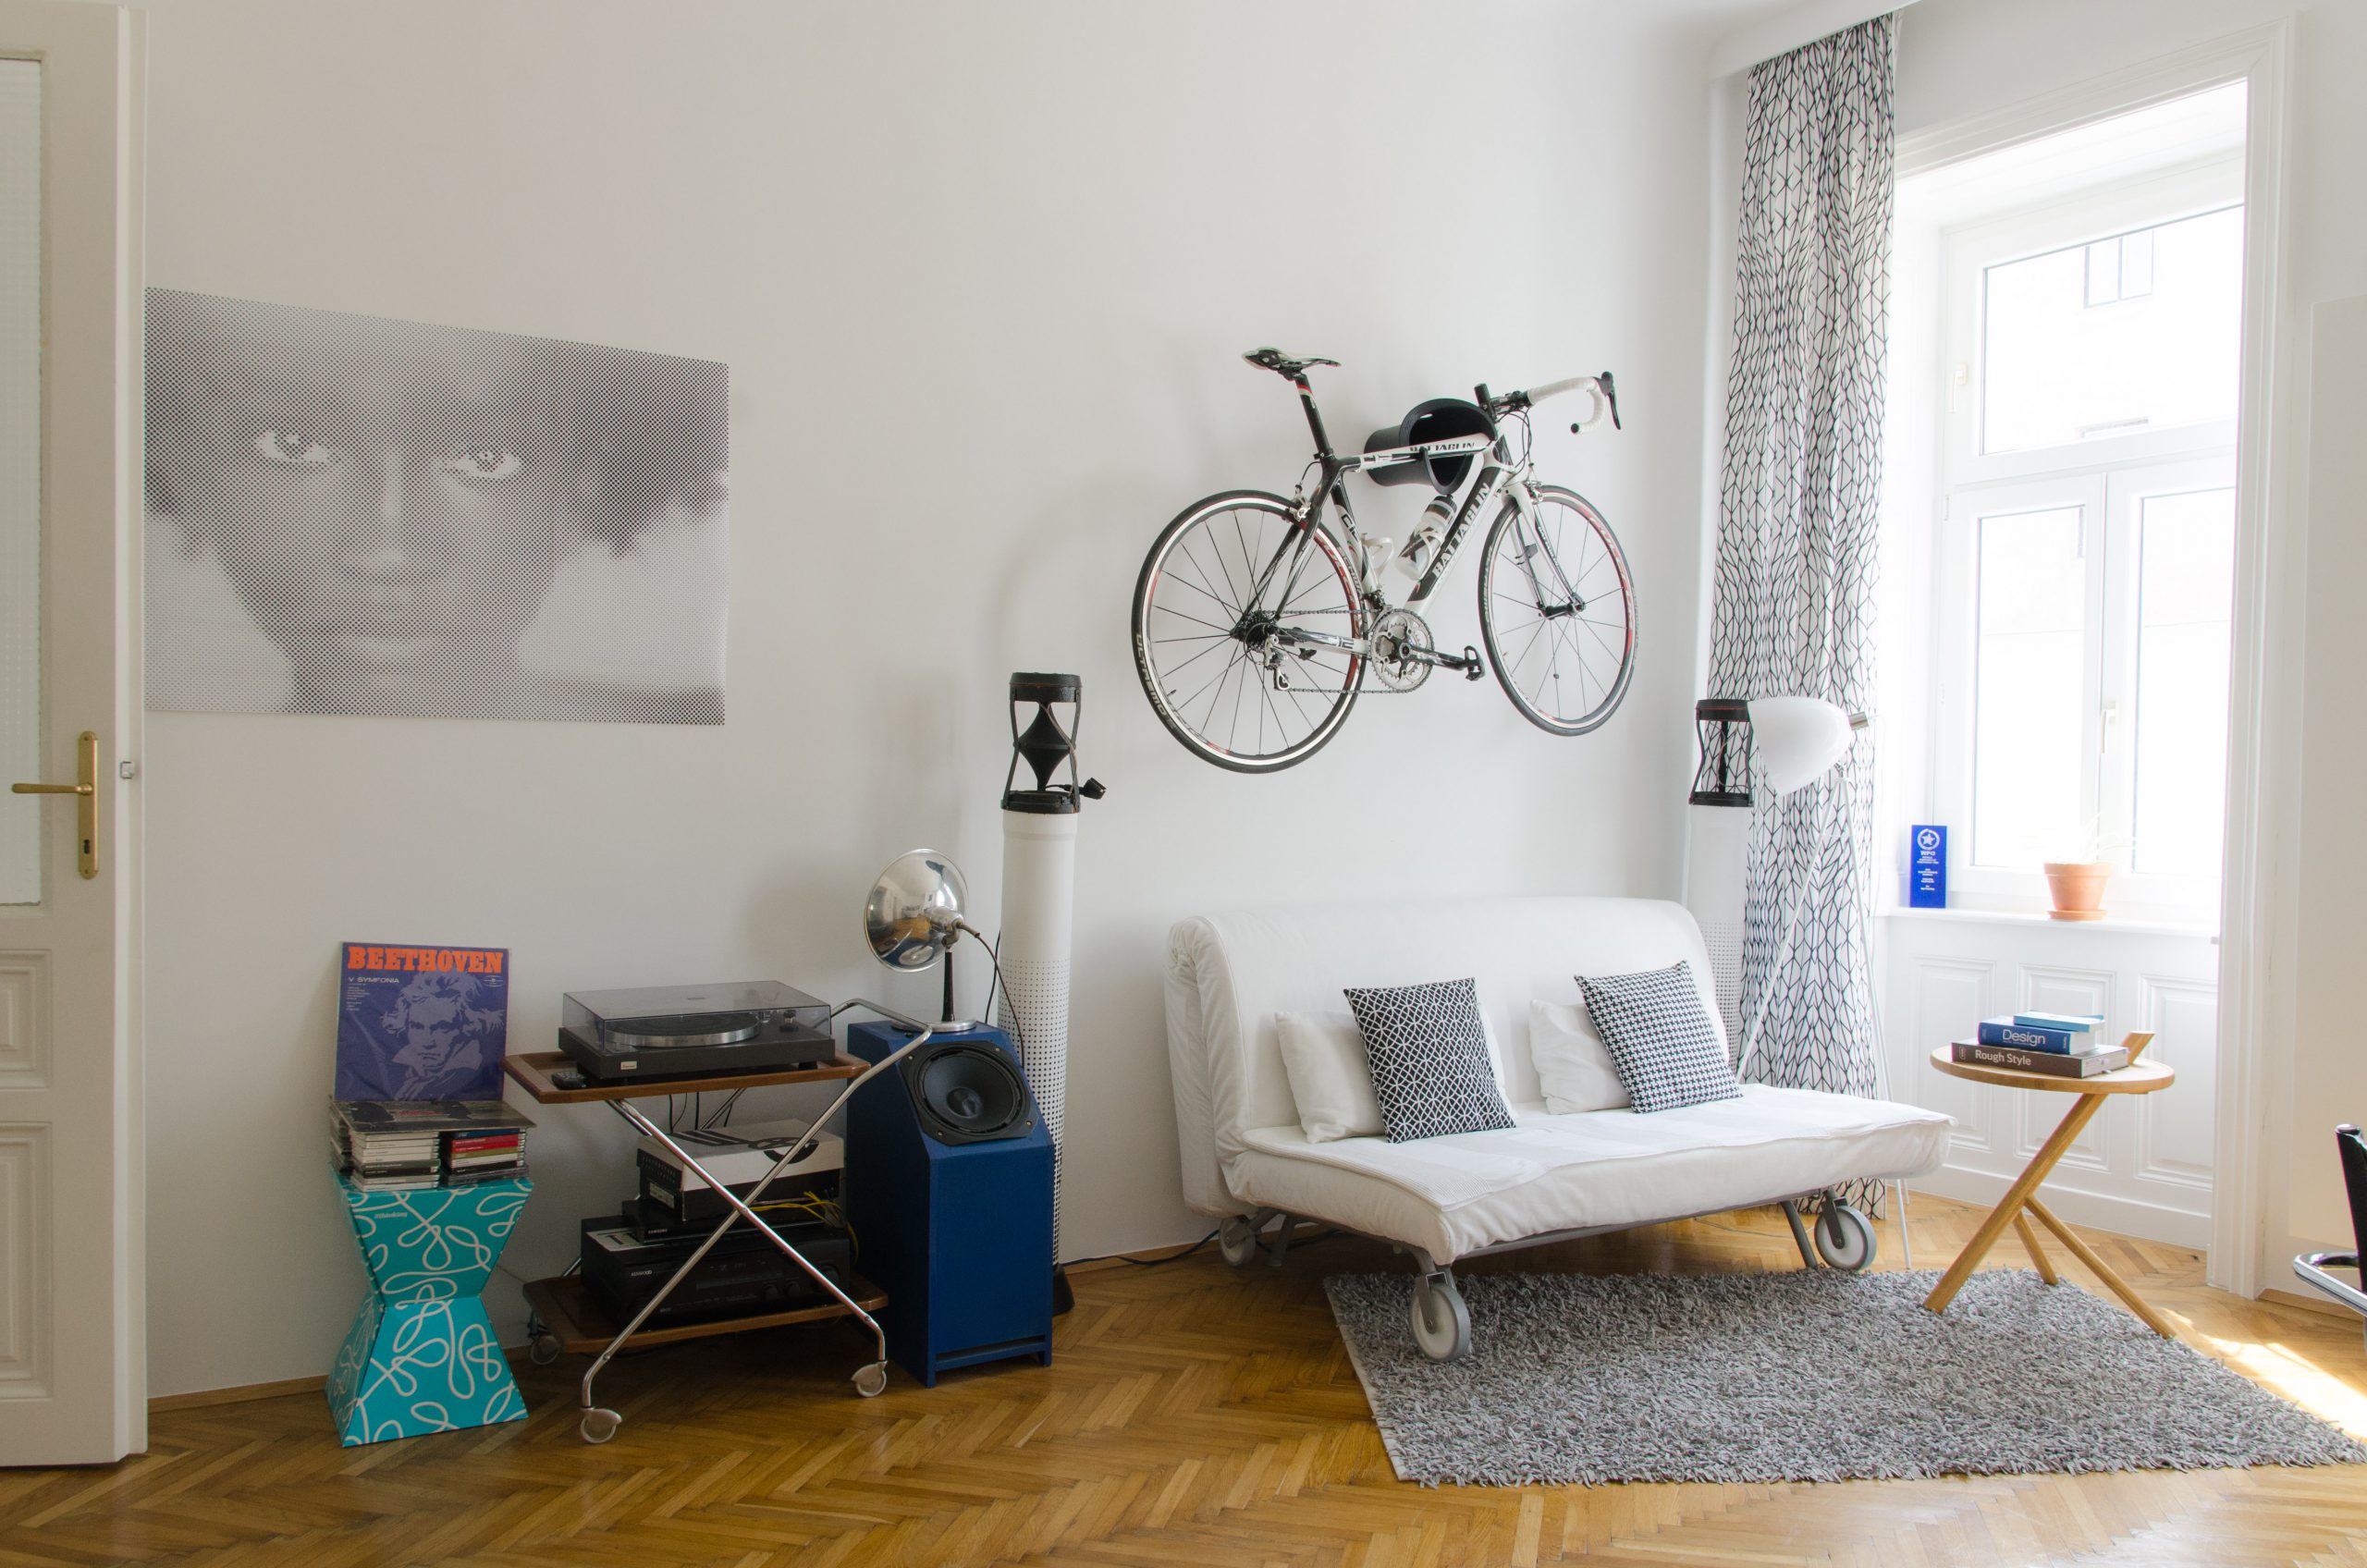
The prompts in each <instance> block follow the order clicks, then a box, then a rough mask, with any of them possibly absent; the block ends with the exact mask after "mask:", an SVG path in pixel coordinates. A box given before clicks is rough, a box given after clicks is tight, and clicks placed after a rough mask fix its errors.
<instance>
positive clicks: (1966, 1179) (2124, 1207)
mask: <svg viewBox="0 0 2367 1568" xmlns="http://www.w3.org/2000/svg"><path fill="white" fill-rule="evenodd" d="M2055 1174H2056V1177H2057V1178H2058V1180H2053V1181H2049V1182H2046V1183H2045V1184H2044V1185H2043V1186H2042V1187H2040V1188H2039V1198H2040V1201H2041V1202H2042V1203H2044V1204H2045V1205H2046V1207H2049V1208H2051V1209H2053V1210H2054V1212H2055V1213H2056V1214H2058V1215H2060V1216H2061V1217H2062V1218H2063V1219H2067V1220H2069V1221H2070V1222H2071V1223H2073V1224H2075V1225H2092V1226H2094V1227H2095V1228H2096V1229H2097V1230H2099V1231H2116V1232H2118V1233H2119V1234H2121V1235H2124V1236H2135V1237H2137V1238H2139V1239H2140V1240H2141V1241H2148V1242H2166V1243H2169V1244H2170V1245H2172V1246H2178V1247H2192V1248H2193V1249H2194V1250H2195V1251H2197V1252H2208V1251H2210V1249H2211V1216H2209V1215H2208V1214H2189V1213H2186V1212H2184V1211H2183V1210H2179V1209H2175V1208H2168V1207H2164V1206H2162V1205H2160V1204H2153V1203H2145V1202H2143V1201H2141V1200H2140V1199H2136V1198H2125V1197H2115V1196H2112V1195H2110V1194H2104V1193H2092V1192H2083V1191H2081V1190H2080V1189H2079V1187H2077V1186H2075V1185H2073V1184H2072V1182H2070V1181H2069V1180H2067V1179H2062V1178H2064V1176H2065V1173H2064V1171H2063V1170H2062V1168H2061V1167H2059V1166H2058V1167H2057V1168H2056V1171H2055ZM2013 1184H2014V1179H2013V1178H2012V1177H2011V1176H1994V1175H1992V1174H1990V1173H1989V1172H1988V1171H1986V1170H1967V1169H1965V1168H1964V1167H1963V1166H1960V1165H1944V1166H1942V1167H1940V1169H1939V1170H1934V1171H1932V1173H1931V1174H1930V1175H1929V1176H1918V1177H1916V1178H1914V1179H1913V1180H1912V1181H1910V1182H1908V1183H1907V1186H1908V1187H1909V1188H1910V1189H1912V1190H1913V1191H1915V1192H1919V1193H1931V1194H1935V1195H1937V1196H1940V1197H1944V1198H1959V1199H1962V1200H1963V1201H1964V1202H1967V1203H1978V1204H1982V1205H1990V1204H1994V1203H1995V1202H1996V1201H1997V1200H1998V1199H1999V1198H2002V1197H2004V1196H2005V1189H2006V1188H2007V1187H2010V1186H2012V1185H2013ZM1909 1212H1910V1213H1912V1212H1913V1211H1912V1210H1911V1209H1910V1210H1909Z"/></svg>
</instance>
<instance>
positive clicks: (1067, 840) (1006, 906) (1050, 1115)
mask: <svg viewBox="0 0 2367 1568" xmlns="http://www.w3.org/2000/svg"><path fill="white" fill-rule="evenodd" d="M1075 901H1076V813H1075V812H1073V811H1067V812H1060V813H1056V814H1055V813H1045V812H1029V811H1006V812H1004V813H1003V814H1002V934H1001V936H1000V938H999V940H1000V955H999V957H998V959H997V962H998V963H999V964H1000V967H1001V969H1002V994H1001V999H1000V1000H999V1001H998V1002H997V1003H996V1004H995V1022H996V1023H998V1024H999V1025H1000V1026H1001V1027H1002V1028H1003V1029H1005V1030H1007V1031H1009V1032H1010V1034H1011V1036H1012V1040H1013V1041H1015V1042H1016V1043H1017V1044H1018V1046H1019V1065H1020V1069H1021V1071H1022V1072H1025V1073H1026V1074H1027V1084H1028V1087H1030V1088H1031V1089H1033V1090H1034V1091H1035V1092H1036V1107H1037V1109H1039V1110H1041V1111H1042V1112H1043V1116H1044V1130H1045V1132H1046V1133H1049V1134H1050V1135H1051V1139H1052V1244H1053V1253H1052V1256H1053V1258H1054V1260H1055V1261H1057V1260H1058V1259H1059V1257H1060V1256H1061V1255H1060V1234H1061V1160H1062V1158H1063V1148H1064V1145H1065V1140H1064V1139H1063V1138H1062V1137H1061V1124H1062V1112H1063V1110H1064V1109H1065V1105H1066V1101H1067V1099H1068V1077H1069V939H1070V933H1071V929H1072V926H1073V919H1074V913H1075Z"/></svg>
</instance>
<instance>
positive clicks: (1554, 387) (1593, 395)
mask: <svg viewBox="0 0 2367 1568" xmlns="http://www.w3.org/2000/svg"><path fill="white" fill-rule="evenodd" d="M1565 392H1584V393H1585V394H1586V395H1587V397H1588V399H1590V400H1591V401H1592V402H1593V404H1594V408H1593V410H1591V411H1590V412H1588V415H1587V416H1586V418H1584V419H1582V420H1580V421H1578V422H1577V423H1576V424H1574V425H1572V426H1571V427H1570V429H1571V431H1572V432H1573V433H1576V432H1577V431H1580V430H1586V429H1589V428H1591V427H1592V426H1595V425H1598V424H1600V423H1602V421H1603V416H1604V415H1606V414H1608V415H1609V416H1610V417H1611V428H1612V429H1613V430H1617V429H1618V428H1619V427H1620V426H1619V388H1618V386H1617V384H1616V383H1614V382H1613V380H1612V379H1611V373H1610V372H1609V371H1604V372H1603V373H1602V374H1600V375H1574V376H1571V377H1569V378H1568V379H1567V380H1564V381H1549V382H1547V383H1546V384H1545V385H1544V386H1532V387H1530V388H1529V389H1528V390H1527V391H1526V392H1515V393H1514V394H1513V395H1512V398H1506V399H1505V401H1506V402H1507V403H1510V402H1512V401H1513V399H1514V398H1517V399H1519V402H1518V404H1517V405H1516V406H1518V407H1524V408H1533V407H1535V406H1536V405H1537V404H1539V403H1541V402H1543V401H1545V399H1547V398H1559V397H1561V396H1562V395H1563V394H1564V393H1565Z"/></svg>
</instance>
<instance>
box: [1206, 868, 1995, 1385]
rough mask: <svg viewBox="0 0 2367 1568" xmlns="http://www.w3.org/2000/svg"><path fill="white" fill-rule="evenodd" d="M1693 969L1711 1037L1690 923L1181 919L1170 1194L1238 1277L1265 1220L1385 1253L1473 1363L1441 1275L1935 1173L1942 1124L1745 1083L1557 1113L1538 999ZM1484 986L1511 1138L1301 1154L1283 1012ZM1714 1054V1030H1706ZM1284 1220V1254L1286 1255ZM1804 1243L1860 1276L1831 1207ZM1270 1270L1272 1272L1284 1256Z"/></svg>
mask: <svg viewBox="0 0 2367 1568" xmlns="http://www.w3.org/2000/svg"><path fill="white" fill-rule="evenodd" d="M1679 959H1684V960H1686V961H1688V962H1690V963H1691V964H1692V966H1693V974H1694V975H1695V977H1696V980H1697V982H1698V984H1699V986H1700V987H1701V992H1702V1005H1703V1007H1704V1008H1705V1009H1706V1010H1707V1011H1708V1012H1709V1014H1710V1016H1711V1020H1712V1021H1713V1023H1715V1021H1717V1019H1718V1006H1717V1002H1716V1000H1715V998H1714V997H1713V995H1712V994H1711V990H1710V984H1711V982H1710V962H1709V955H1708V953H1707V952H1706V951H1705V950H1704V949H1703V946H1702V941H1701V933H1700V930H1699V927H1698V926H1696V925H1694V923H1693V917H1692V916H1691V915H1690V914H1688V913H1686V911H1685V910H1684V908H1683V907H1682V906H1680V905H1677V904H1674V903H1666V902H1662V901H1658V900H1643V899H1562V898H1523V899H1471V900H1422V901H1395V902H1392V901H1373V902H1362V903H1354V904H1329V905H1325V904H1302V905H1290V906H1282V907H1276V908H1269V909H1256V910H1241V911H1236V912H1233V913H1227V914H1215V915H1196V916H1194V917H1192V918H1190V919H1187V920H1184V921H1183V922H1181V923H1179V924H1178V925H1176V926H1175V927H1174V928H1173V930H1171V932H1170V933H1169V936H1168V966H1167V1040H1168V1053H1169V1057H1170V1060H1171V1063H1172V1065H1173V1069H1174V1077H1175V1121H1176V1129H1177V1132H1178V1133H1180V1135H1181V1139H1182V1145H1183V1162H1184V1197H1185V1199H1186V1201H1188V1202H1189V1203H1190V1204H1191V1205H1192V1207H1194V1208H1196V1209H1198V1210H1199V1211H1201V1212H1202V1213H1205V1214H1209V1215H1214V1216H1220V1217H1221V1218H1222V1219H1223V1225H1222V1228H1221V1239H1222V1245H1223V1250H1224V1253H1225V1256H1227V1257H1228V1258H1229V1259H1231V1260H1233V1262H1235V1263H1236V1264H1238V1263H1244V1262H1246V1261H1247V1260H1248V1259H1249V1257H1251V1256H1254V1255H1255V1254H1256V1253H1257V1250H1258V1248H1259V1246H1260V1242H1259V1236H1260V1233H1261V1231H1263V1229H1264V1227H1265V1226H1266V1225H1267V1224H1268V1223H1269V1221H1270V1220H1271V1219H1274V1218H1276V1217H1278V1216H1280V1217H1284V1218H1285V1219H1288V1218H1293V1217H1295V1218H1303V1219H1317V1220H1321V1221H1324V1222H1326V1223H1329V1224H1331V1225H1335V1226H1338V1227H1340V1228H1342V1229H1343V1230H1349V1231H1360V1232H1362V1233H1364V1234H1367V1235H1371V1236H1377V1237H1380V1238H1382V1239H1385V1240H1388V1241H1391V1242H1394V1243H1397V1244H1398V1245H1399V1246H1400V1247H1401V1248H1403V1249H1404V1250H1406V1251H1408V1252H1410V1253H1411V1254H1413V1256H1414V1257H1415V1260H1416V1262H1417V1267H1418V1268H1419V1270H1420V1281H1419V1283H1418V1285H1417V1290H1416V1292H1415V1299H1414V1328H1415V1333H1416V1338H1417V1341H1420V1343H1421V1346H1422V1348H1423V1349H1424V1350H1425V1351H1426V1352H1428V1353H1429V1354H1431V1355H1433V1356H1435V1357H1438V1358H1439V1359H1441V1360H1444V1359H1449V1358H1451V1357H1453V1356H1455V1355H1460V1354H1463V1352H1464V1351H1465V1350H1466V1349H1468V1348H1469V1345H1470V1327H1469V1324H1470V1318H1469V1314H1468V1313H1467V1311H1466V1309H1465V1307H1464V1305H1463V1300H1462V1296H1461V1293H1460V1292H1459V1291H1457V1289H1456V1287H1455V1284H1454V1279H1453V1271H1452V1268H1451V1267H1450V1266H1451V1265H1452V1264H1453V1262H1454V1261H1455V1260H1456V1259H1458V1258H1463V1257H1469V1256H1473V1255H1475V1254H1478V1253H1484V1252H1494V1251H1500V1250H1504V1249H1507V1248H1510V1247H1515V1246H1523V1245H1529V1244H1534V1243H1539V1242H1545V1241H1552V1240H1559V1239H1563V1238H1566V1237H1569V1236H1572V1235H1581V1234H1586V1233H1588V1232H1594V1231H1615V1230H1624V1229H1625V1228H1627V1227H1629V1226H1634V1225H1643V1224H1650V1223H1653V1222H1656V1221H1660V1220H1666V1219H1684V1218H1688V1217H1690V1216H1693V1215H1698V1214H1714V1213H1720V1212H1723V1211H1724V1210H1727V1209H1734V1208H1743V1207H1755V1206H1759V1205H1763V1204H1770V1203H1779V1202H1780V1203H1784V1206H1785V1213H1786V1214H1787V1215H1789V1216H1790V1217H1791V1219H1792V1227H1793V1233H1794V1235H1795V1237H1796V1238H1797V1240H1798V1241H1799V1243H1800V1248H1801V1255H1802V1256H1803V1258H1804V1259H1805V1260H1806V1261H1808V1262H1809V1263H1810V1264H1813V1263H1815V1262H1816V1261H1817V1259H1816V1257H1815V1256H1812V1255H1811V1253H1810V1245H1811V1243H1810V1240H1809V1236H1808V1235H1807V1234H1806V1233H1805V1231H1803V1228H1802V1226H1801V1224H1800V1220H1799V1218H1798V1213H1797V1207H1795V1204H1794V1201H1793V1200H1797V1199H1798V1198H1801V1197H1805V1196H1809V1195H1811V1194H1819V1193H1822V1192H1824V1191H1825V1190H1827V1189H1829V1188H1833V1187H1835V1186H1838V1185H1840V1184H1842V1183H1844V1182H1854V1181H1858V1180H1859V1179H1862V1178H1883V1179H1887V1178H1892V1177H1904V1176H1916V1175H1920V1174H1922V1173H1924V1172H1926V1171H1929V1170H1934V1169H1936V1168H1937V1167H1938V1165H1939V1164H1940V1161H1941V1158H1942V1155H1943V1153H1944V1146H1945V1144H1946V1139H1947V1131H1948V1119H1947V1118H1946V1117H1945V1116H1944V1115H1941V1114H1940V1113H1938V1112H1936V1111H1929V1110H1923V1109H1918V1108H1916V1107H1913V1106H1905V1105H1897V1104H1894V1103H1892V1102H1890V1101H1887V1100H1872V1099H1858V1098H1856V1097H1853V1096H1843V1095H1828V1094H1819V1093H1814V1092H1811V1091H1809V1090H1804V1089H1776V1088H1769V1087H1766V1086H1764V1085H1760V1084H1751V1085H1748V1086H1746V1087H1745V1089H1744V1091H1743V1097H1742V1098H1740V1099H1730V1100H1723V1101H1719V1102H1716V1103H1714V1104H1710V1105H1702V1106H1695V1107H1692V1108H1689V1109H1682V1110H1666V1111H1661V1112H1658V1113H1656V1114H1653V1115H1650V1116H1643V1115H1638V1114H1637V1113H1636V1112H1635V1111H1633V1110H1628V1109H1616V1110H1594V1111H1586V1112H1581V1113H1577V1114H1570V1115H1552V1114H1549V1113H1548V1112H1547V1110H1546V1109H1545V1105H1544V1100H1543V1096H1542V1095H1541V1094H1540V1092H1539V1086H1538V1079H1537V1073H1536V1071H1535V1069H1534V1067H1533V1066H1532V1065H1531V1062H1530V1060H1529V1051H1528V1016H1529V1003H1530V1001H1531V1000H1532V999H1533V998H1538V999H1543V1000H1545V1001H1549V1002H1561V1003H1569V1004H1575V1003H1576V1002H1577V1001H1578V987H1577V981H1576V976H1577V975H1579V974H1590V975H1591V974H1625V973H1630V972H1634V971H1637V970H1644V969H1659V968H1665V967H1667V966H1668V965H1670V964H1673V963H1674V962H1676V961H1677V960H1679ZM1466 975H1470V976H1473V977H1475V978H1476V979H1477V980H1478V990H1479V1000H1480V1006H1481V1010H1482V1011H1483V1012H1484V1013H1485V1014H1486V1016H1487V1020H1488V1026H1489V1029H1490V1033H1491V1034H1492V1035H1493V1037H1494V1043H1495V1046H1496V1048H1497V1052H1498V1061H1497V1071H1498V1073H1499V1076H1500V1078H1501V1081H1502V1089H1503V1091H1504V1098H1505V1100H1506V1102H1507V1103H1508V1104H1509V1105H1510V1106H1511V1108H1512V1110H1513V1114H1514V1117H1515V1121H1517V1123H1518V1125H1517V1126H1516V1127H1515V1128H1512V1129H1509V1130H1504V1131H1498V1132H1485V1133H1455V1134H1453V1135H1450V1136H1447V1137H1441V1138H1429V1139H1424V1140H1422V1141H1420V1142H1417V1143H1404V1144H1391V1143H1388V1142H1386V1141H1385V1140H1383V1139H1381V1138H1380V1137H1349V1138H1342V1139H1338V1140H1336V1141H1331V1142H1324V1143H1317V1142H1311V1141H1310V1140H1309V1139H1308V1138H1307V1136H1306V1133H1304V1132H1302V1131H1301V1130H1300V1126H1299V1115H1298V1109H1297V1107H1296V1105H1295V1103H1294V1100H1293V1098H1292V1095H1291V1085H1290V1080H1289V1078H1288V1076H1287V1075H1286V1074H1285V1072H1284V1070H1283V1066H1282V1051H1281V1047H1280V1045H1279V1044H1278V1041H1277V1037H1276V1030H1275V1023H1274V1015H1275V1013H1276V1012H1277V1011H1283V1010H1299V1011H1344V1010H1345V1008H1346V1002H1345V1000H1344V998H1343V996H1342V994H1341V993H1342V990H1343V987H1345V986H1395V985H1411V984H1417V983H1421V982H1426V981H1434V980H1453V979H1460V978H1462V977H1464V976H1466ZM1720 1028H1721V1034H1722V1035H1723V1026H1722V1025H1721V1026H1720ZM1288 1235H1289V1225H1288V1224H1287V1223H1285V1224H1284V1225H1283V1226H1282V1231H1281V1236H1282V1240H1281V1241H1278V1242H1277V1243H1274V1244H1275V1246H1276V1247H1277V1248H1279V1247H1280V1246H1282V1245H1286V1244H1287V1238H1288ZM1814 1246H1815V1248H1816V1251H1817V1252H1818V1253H1821V1254H1822V1255H1823V1256H1824V1258H1825V1260H1826V1261H1829V1262H1832V1263H1834V1265H1836V1266H1838V1267H1844V1268H1863V1267H1865V1265H1866V1264H1868V1263H1870V1262H1871V1261H1872V1257H1873V1250H1874V1247H1873V1229H1872V1226H1871V1225H1870V1223H1868V1222H1867V1221H1866V1219H1865V1218H1864V1216H1862V1215H1860V1214H1858V1212H1857V1211H1856V1210H1855V1209H1849V1208H1846V1206H1842V1205H1828V1206H1827V1207H1826V1212H1825V1214H1824V1215H1823V1216H1822V1217H1821V1218H1820V1219H1819V1220H1818V1222H1817V1226H1816V1235H1815V1239H1814ZM1277 1260H1279V1257H1277Z"/></svg>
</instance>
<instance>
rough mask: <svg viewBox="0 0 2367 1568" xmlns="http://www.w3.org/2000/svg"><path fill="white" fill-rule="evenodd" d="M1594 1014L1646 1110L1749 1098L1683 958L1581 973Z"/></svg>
mask: <svg viewBox="0 0 2367 1568" xmlns="http://www.w3.org/2000/svg"><path fill="white" fill-rule="evenodd" d="M1578 989H1579V990H1580V991H1582V992H1584V993H1585V994H1586V998H1587V1015H1588V1017H1589V1018H1591V1019H1593V1020H1594V1027H1595V1033H1596V1034H1598V1035H1601V1036H1602V1043H1603V1044H1604V1045H1605V1046H1607V1047H1610V1049H1611V1064H1612V1065H1613V1067H1615V1068H1617V1069H1618V1070H1619V1081H1620V1083H1622V1084H1625V1085H1626V1087H1627V1098H1628V1100H1629V1102H1630V1103H1632V1104H1633V1105H1634V1106H1635V1108H1636V1109H1637V1111H1639V1112H1650V1111H1655V1110H1682V1109H1685V1108H1686V1106H1689V1105H1708V1104H1709V1103H1710V1102H1711V1101H1712V1100H1732V1099H1740V1098H1741V1097H1742V1084H1740V1083H1739V1082H1738V1081H1737V1080H1736V1079H1735V1070H1734V1068H1733V1067H1731V1066H1730V1065H1728V1063H1727V1061H1726V1047H1725V1046H1724V1044H1723V1042H1722V1041H1720V1040H1719V1038H1718V1031H1717V1030H1716V1028H1714V1027H1713V1026H1712V1025H1711V1023H1710V1014H1709V1012H1708V1011H1707V1010H1706V1009H1704V1008H1703V1007H1702V1005H1701V993H1700V991H1699V989H1698V988H1697V987H1696V986H1695V985H1694V983H1693V966H1692V965H1691V964H1688V963H1686V962H1685V961H1684V960H1682V959H1679V960H1678V961H1677V962H1675V963H1674V964H1673V965H1672V966H1670V967H1669V968H1667V969H1648V970H1645V971H1643V972H1642V973H1641V974H1603V975H1598V976H1596V977H1595V978H1594V979H1592V980H1589V979H1588V978H1587V977H1586V976H1585V975H1583V974H1581V975H1579V976H1578Z"/></svg>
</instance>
